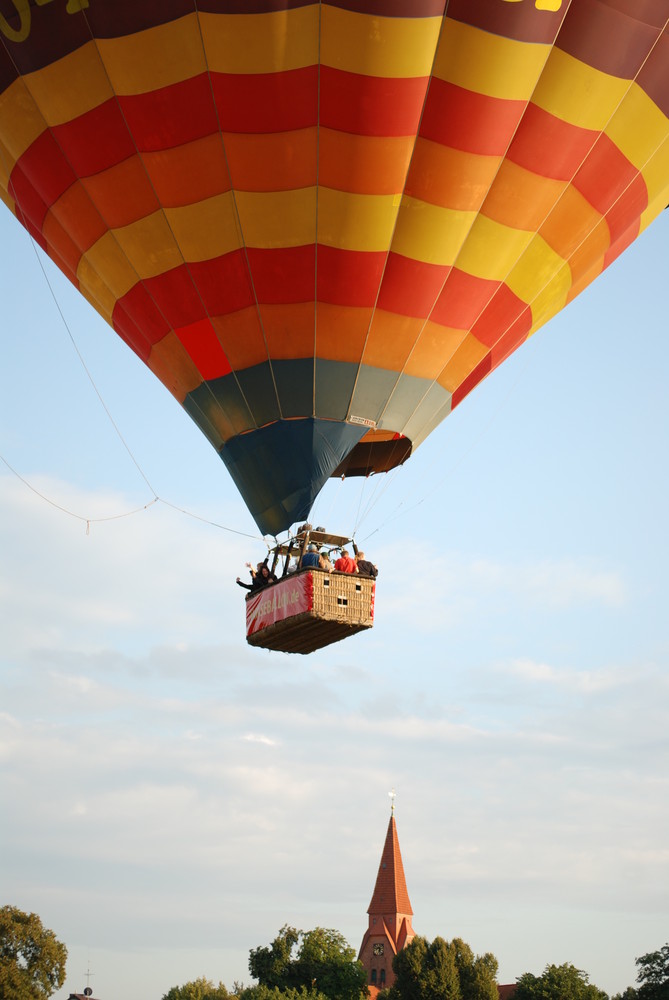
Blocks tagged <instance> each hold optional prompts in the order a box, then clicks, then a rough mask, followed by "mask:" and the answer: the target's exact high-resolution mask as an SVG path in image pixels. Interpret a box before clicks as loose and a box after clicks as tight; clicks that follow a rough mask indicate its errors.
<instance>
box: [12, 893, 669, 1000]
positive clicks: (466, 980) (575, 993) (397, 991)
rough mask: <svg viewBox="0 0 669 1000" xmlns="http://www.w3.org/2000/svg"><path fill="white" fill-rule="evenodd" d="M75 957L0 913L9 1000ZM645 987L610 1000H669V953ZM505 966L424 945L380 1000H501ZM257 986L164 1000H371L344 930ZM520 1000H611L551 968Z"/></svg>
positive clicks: (566, 971) (444, 946) (276, 957)
mask: <svg viewBox="0 0 669 1000" xmlns="http://www.w3.org/2000/svg"><path fill="white" fill-rule="evenodd" d="M66 959H67V949H66V947H65V945H64V944H62V943H61V942H60V941H59V940H58V939H57V938H56V936H55V934H54V933H53V931H50V930H48V929H47V928H45V927H43V925H42V922H41V920H40V918H39V917H38V916H37V914H35V913H24V912H23V911H21V910H19V909H18V908H17V907H15V906H3V907H0V1000H48V997H50V996H51V995H52V994H53V993H55V991H56V990H58V989H60V988H61V987H62V985H63V983H64V982H65V963H66ZM636 966H637V980H636V981H637V986H636V987H633V986H628V988H627V989H626V990H625V991H624V992H623V993H619V994H617V995H616V996H615V997H613V998H611V1000H669V944H665V945H664V947H662V948H660V949H659V950H658V951H653V952H649V953H648V954H647V955H642V956H641V957H640V958H637V959H636ZM497 968H498V966H497V959H496V958H495V956H494V955H492V954H490V952H487V953H486V954H485V955H475V954H474V952H473V951H472V949H471V948H470V947H469V945H468V944H466V943H465V942H464V941H462V940H461V939H460V938H454V939H453V940H452V941H446V940H444V938H441V937H436V938H435V939H434V941H431V942H430V941H428V940H427V939H426V938H424V937H415V938H414V939H413V941H412V942H411V943H410V944H409V945H407V947H406V948H404V949H402V951H400V952H398V954H397V955H395V957H394V958H393V972H394V973H395V977H396V979H395V982H394V983H393V984H392V985H391V986H390V987H389V988H387V989H384V990H381V991H380V992H379V994H378V1000H499V993H498V986H497ZM249 972H250V973H251V976H252V977H253V979H255V980H257V983H256V984H255V985H252V986H245V985H244V984H243V983H234V985H233V987H232V989H231V990H228V989H227V987H226V986H224V985H223V983H219V984H218V985H215V984H214V983H212V982H211V981H210V980H208V979H205V978H200V979H196V980H194V981H193V982H190V983H185V984H184V985H183V986H173V987H172V989H170V990H168V992H167V993H165V994H164V996H163V998H162V1000H366V998H367V996H368V991H367V973H366V971H365V969H364V967H363V966H362V964H361V963H360V962H359V961H358V960H357V959H356V957H355V951H354V950H353V948H351V947H350V945H349V944H347V942H346V941H345V939H344V938H343V937H342V935H341V934H340V933H339V932H338V931H335V930H326V929H324V928H323V927H316V928H315V929H314V930H312V931H301V930H297V929H296V928H295V927H288V926H286V927H282V928H281V930H280V931H279V933H278V934H277V936H276V937H275V938H274V940H273V941H272V942H271V944H270V945H268V946H266V947H262V946H261V947H258V948H254V949H253V950H252V951H251V952H250V954H249ZM513 1000H609V998H608V996H607V994H606V993H605V992H604V990H601V989H599V988H598V987H597V986H595V985H594V983H591V982H590V980H589V977H588V975H587V973H585V972H583V971H582V970H581V969H577V968H576V967H575V966H573V965H570V964H568V963H566V964H564V965H547V966H546V968H545V969H544V971H543V973H542V974H541V975H540V976H535V975H533V974H532V973H530V972H526V973H524V975H522V976H520V977H519V979H518V980H517V983H516V984H515V990H514V992H513Z"/></svg>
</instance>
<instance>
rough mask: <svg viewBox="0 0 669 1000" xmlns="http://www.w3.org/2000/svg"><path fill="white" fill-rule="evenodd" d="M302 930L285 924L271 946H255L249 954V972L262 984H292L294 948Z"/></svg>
mask: <svg viewBox="0 0 669 1000" xmlns="http://www.w3.org/2000/svg"><path fill="white" fill-rule="evenodd" d="M300 933H301V932H300V931H298V930H296V929H295V928H294V927H289V926H288V925H287V924H285V925H284V926H283V927H282V928H281V930H280V931H279V933H278V934H277V936H276V937H275V938H274V940H273V941H272V943H271V945H270V946H269V948H254V949H252V950H251V952H250V954H249V972H250V973H251V975H252V976H253V978H254V979H257V980H258V982H259V983H260V985H261V986H292V985H293V983H292V982H290V979H291V974H292V967H293V958H292V955H293V948H294V947H295V945H296V944H297V942H298V941H299V939H300Z"/></svg>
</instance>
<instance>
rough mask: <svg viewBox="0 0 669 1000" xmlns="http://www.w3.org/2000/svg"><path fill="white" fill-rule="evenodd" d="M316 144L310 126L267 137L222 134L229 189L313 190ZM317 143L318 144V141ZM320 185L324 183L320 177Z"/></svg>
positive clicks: (230, 133) (249, 134) (247, 134)
mask: <svg viewBox="0 0 669 1000" xmlns="http://www.w3.org/2000/svg"><path fill="white" fill-rule="evenodd" d="M317 141H318V140H317V133H316V129H315V128H314V127H310V128H305V129H300V130H297V131H296V130H291V131H288V132H274V133H269V134H267V135H255V134H252V133H232V132H226V133H224V134H223V144H224V146H225V155H226V157H227V162H228V166H229V168H230V176H231V178H232V183H233V186H234V187H235V188H237V190H239V191H291V190H297V189H299V188H306V187H314V186H315V184H316V179H317V160H316V154H317ZM320 141H321V144H322V141H323V140H322V138H321V140H320ZM321 149H322V146H321ZM321 156H322V152H321ZM321 183H325V182H324V181H323V179H322V177H321Z"/></svg>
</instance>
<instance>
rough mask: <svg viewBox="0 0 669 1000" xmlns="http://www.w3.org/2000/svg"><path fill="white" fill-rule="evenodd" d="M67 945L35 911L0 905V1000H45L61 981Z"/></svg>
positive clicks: (61, 983) (63, 980) (63, 974)
mask: <svg viewBox="0 0 669 1000" xmlns="http://www.w3.org/2000/svg"><path fill="white" fill-rule="evenodd" d="M66 961H67V948H66V947H65V945H64V944H62V943H61V942H60V941H59V940H58V938H57V937H56V935H55V934H54V933H53V931H50V930H47V929H46V927H44V926H43V924H42V921H41V920H40V918H39V917H38V916H37V914H36V913H24V912H23V911H22V910H19V909H18V908H17V907H16V906H3V907H2V908H1V909H0V1000H45V998H46V997H50V996H51V994H52V993H54V992H55V991H56V990H58V989H60V987H61V986H62V985H63V983H64V982H65V962H66Z"/></svg>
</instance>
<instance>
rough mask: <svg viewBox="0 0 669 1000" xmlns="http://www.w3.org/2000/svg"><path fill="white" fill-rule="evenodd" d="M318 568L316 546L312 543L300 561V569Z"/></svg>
mask: <svg viewBox="0 0 669 1000" xmlns="http://www.w3.org/2000/svg"><path fill="white" fill-rule="evenodd" d="M316 566H318V546H317V545H314V543H313V542H312V543H311V544H310V545H309V548H308V549H307V551H306V552H305V553H304V555H303V556H302V558H301V559H300V569H314V567H316Z"/></svg>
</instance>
